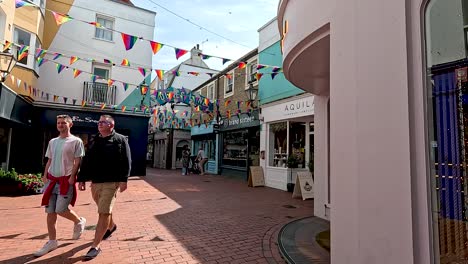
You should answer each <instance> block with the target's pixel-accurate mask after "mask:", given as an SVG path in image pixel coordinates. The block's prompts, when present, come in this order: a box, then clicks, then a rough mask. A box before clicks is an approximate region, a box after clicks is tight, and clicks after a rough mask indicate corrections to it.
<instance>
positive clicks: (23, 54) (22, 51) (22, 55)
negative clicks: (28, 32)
mask: <svg viewBox="0 0 468 264" xmlns="http://www.w3.org/2000/svg"><path fill="white" fill-rule="evenodd" d="M28 50H29V46H26V45H21V47H20V50H19V51H18V61H20V60H22V59H24V58H25V57H26V56H28Z"/></svg>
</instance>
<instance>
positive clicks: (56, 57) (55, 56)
mask: <svg viewBox="0 0 468 264" xmlns="http://www.w3.org/2000/svg"><path fill="white" fill-rule="evenodd" d="M62 56H63V55H62V54H60V53H57V52H56V53H54V57H53V58H52V60H56V59H58V58H60V57H62Z"/></svg>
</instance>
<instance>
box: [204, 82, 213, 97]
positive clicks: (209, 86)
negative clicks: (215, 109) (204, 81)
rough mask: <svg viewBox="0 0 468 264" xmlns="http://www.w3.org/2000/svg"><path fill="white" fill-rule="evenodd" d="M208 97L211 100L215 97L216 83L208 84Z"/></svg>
mask: <svg viewBox="0 0 468 264" xmlns="http://www.w3.org/2000/svg"><path fill="white" fill-rule="evenodd" d="M206 97H208V99H210V100H213V99H214V83H212V84H210V85H208V91H207V94H206Z"/></svg>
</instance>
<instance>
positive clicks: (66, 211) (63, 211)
mask: <svg viewBox="0 0 468 264" xmlns="http://www.w3.org/2000/svg"><path fill="white" fill-rule="evenodd" d="M69 212H70V210H68V208H66V209H64V210H61V211H59V212H56V213H57V214H58V215H60V216H61V217H65V216H66V215H68V213H69Z"/></svg>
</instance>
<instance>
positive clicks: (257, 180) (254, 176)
mask: <svg viewBox="0 0 468 264" xmlns="http://www.w3.org/2000/svg"><path fill="white" fill-rule="evenodd" d="M248 186H249V187H257V186H265V177H264V176H263V168H262V167H261V166H250V168H249V185H248Z"/></svg>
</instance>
